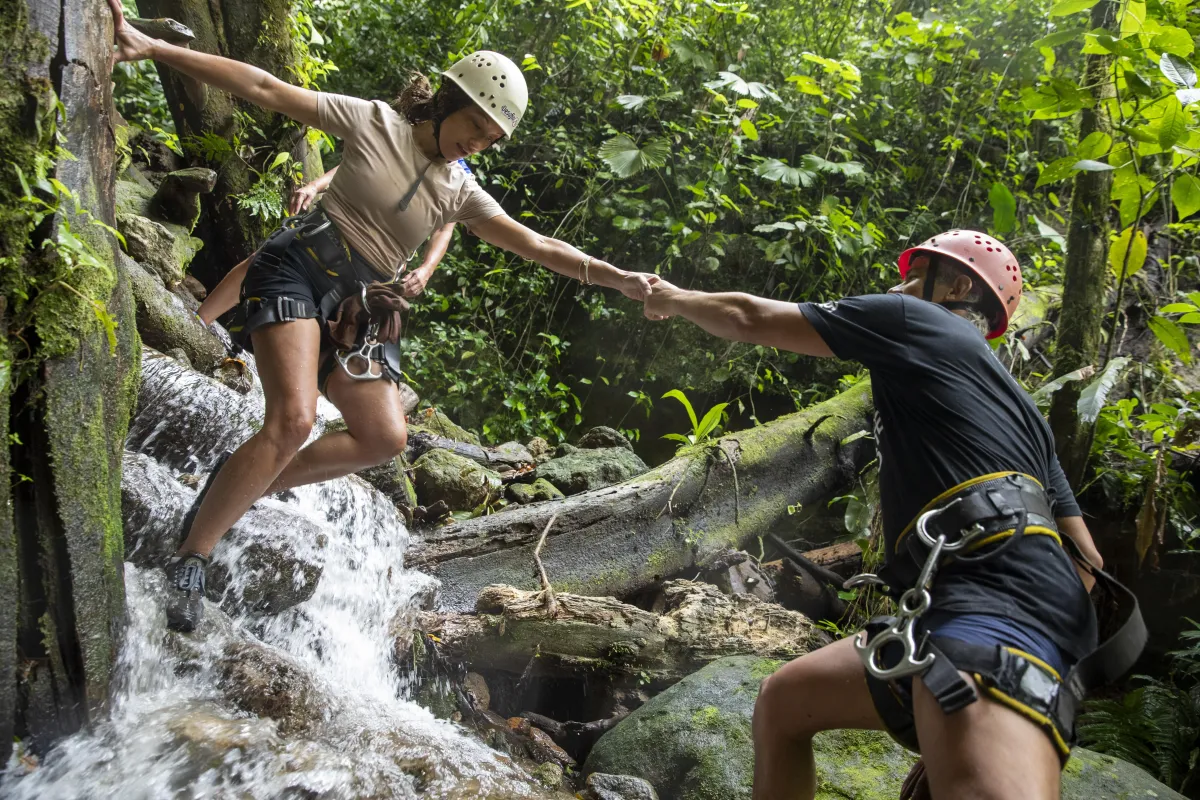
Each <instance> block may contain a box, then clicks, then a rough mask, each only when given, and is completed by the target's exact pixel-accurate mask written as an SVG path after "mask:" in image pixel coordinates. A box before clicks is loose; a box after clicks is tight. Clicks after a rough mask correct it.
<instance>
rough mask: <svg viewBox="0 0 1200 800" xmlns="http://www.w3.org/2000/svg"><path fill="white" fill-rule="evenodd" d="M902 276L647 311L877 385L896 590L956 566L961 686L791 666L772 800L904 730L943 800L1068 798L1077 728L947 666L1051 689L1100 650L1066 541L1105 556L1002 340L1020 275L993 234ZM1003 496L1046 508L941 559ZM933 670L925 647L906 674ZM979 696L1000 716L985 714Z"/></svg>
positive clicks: (768, 753)
mask: <svg viewBox="0 0 1200 800" xmlns="http://www.w3.org/2000/svg"><path fill="white" fill-rule="evenodd" d="M899 266H900V273H901V278H902V282H901V283H900V284H899V285H898V286H895V287H893V288H892V289H891V290H890V291H889V292H888V294H886V295H869V296H864V297H851V298H846V299H844V300H839V301H837V302H832V303H822V304H814V303H800V304H799V305H796V304H792V303H784V302H780V301H775V300H767V299H763V298H758V297H753V296H750V295H746V294H740V293H722V294H707V293H702V292H691V291H684V290H681V289H678V288H677V287H674V286H672V285H671V284H669V283H667V282H666V281H662V280H659V281H658V282H657V283H655V284H654V286H653V291H652V293H651V295H650V297H649V298H648V299H647V300H646V307H645V310H646V315H647V316H649V317H651V318H655V319H662V318H665V317H668V316H682V317H684V318H686V319H688V320H690V321H692V322H694V323H695V324H697V325H699V326H700V327H702V328H704V329H705V330H706V331H708V332H709V333H712V334H714V335H716V336H720V337H723V338H726V339H732V340H736V341H744V342H752V343H754V344H760V345H764V346H768V347H777V348H780V349H782V350H789V351H791V352H795V353H802V354H805V355H812V356H835V357H838V358H842V359H851V360H855V361H859V362H861V363H863V364H864V365H865V366H867V367H868V368H869V369H870V371H871V379H872V392H873V395H874V400H875V439H876V446H877V448H878V453H879V487H880V501H881V505H882V510H883V527H884V531H883V533H884V546H885V548H886V554H885V567H884V569H883V570H882V571H881V573H880V576H881V577H882V578H883V579H885V580H886V581H887V582H888V583H889V584H890V585H891V587H892V588H893V589H894V590H901V591H902V590H905V589H909V588H912V587H913V586H914V585H915V584H917V583H918V580H917V573H918V572H919V571H920V568H921V567H922V566H924V565H925V562H926V561H927V560H928V561H932V562H934V563H935V564H936V565H937V566H936V572H935V574H934V577H933V580H932V585H931V586H930V588H929V592H928V598H929V600H930V602H929V603H928V608H927V609H924V610H923V611H921V612H920V613H919V614H917V615H914V621H913V625H914V631H915V633H916V641H918V642H921V641H923V640H922V638H921V637H922V636H925V635H928V636H930V637H932V638H931V639H930V641H932V642H933V643H934V644H935V645H937V646H939V647H941V648H942V650H941V651H938V658H939V659H942V658H944V659H945V662H943V663H948V664H952V665H953V666H954V667H957V668H958V669H957V671H956V670H955V669H953V668H952V669H950V670H948V673H949V678H948V679H947V674H946V671H945V670H943V671H942V672H941V673H940V674H939V675H938V679H937V681H936V682H935V681H934V680H933V678H934V676H935V672H934V670H929V671H928V672H925V671H915V670H914V671H912V672H910V674H909V676H908V677H905V678H901V679H895V680H892V679H887V678H884V679H881V678H880V677H879V673H880V672H881V671H882V672H884V673H885V674H886V670H884V669H883V668H885V667H889V666H893V665H894V664H895V663H897V661H898V659H897V653H898V652H899V650H900V647H899V645H898V644H890V645H888V648H890V649H884V648H882V647H881V648H880V650H881V654H887V657H884V656H883V655H877V657H878V659H879V661H878V664H879V666H877V667H876V669H875V670H872V668H871V666H872V664H871V662H870V661H869V659H868V657H867V656H866V655H864V653H865V652H866V651H869V641H870V640H869V639H868V638H865V635H863V636H864V638H863V639H862V640H861V642H859V644H858V646H857V647H856V639H857V638H858V637H853V638H851V639H845V640H842V641H840V642H836V643H834V644H832V645H829V646H827V647H824V648H822V649H821V650H818V651H816V652H813V653H810V654H808V655H806V656H804V657H802V658H799V659H797V660H796V661H794V662H792V663H791V664H788V665H787V666H785V667H783V668H782V669H780V670H779V671H778V672H777V673H775V675H773V676H772V677H770V678H768V679H767V680H766V681H765V682H764V683H763V687H762V691H761V694H760V695H759V700H758V704H757V705H756V708H755V714H754V739H755V775H754V797H755V799H756V800H794V799H795V798H812V797H813V796H814V794H815V792H816V776H815V772H814V764H813V754H812V736H813V735H814V734H816V733H818V732H820V731H823V730H830V729H837V728H860V729H863V728H865V729H886V730H889V732H891V733H892V734H893V736H895V737H896V738H897V739H899V740H901V741H902V742H904V743H905V744H908V745H910V746H912V747H914V748H915V747H916V744H917V742H916V740H917V739H918V738H919V740H920V744H921V745H922V746H921V747H920V751H921V753H922V755H923V759H924V761H925V764H926V770H927V775H928V781H929V787H930V789H931V790H932V792H933V794H934V796H935V797H939V798H942V797H944V798H966V797H970V798H992V797H995V798H1001V797H1003V798H1013V797H1020V798H1022V800H1034V798H1056V797H1058V791H1059V789H1058V787H1059V771H1060V768H1061V764H1062V763H1063V761H1064V760H1065V757H1066V753H1067V752H1068V741H1067V740H1069V738H1070V733H1069V732H1064V731H1062V730H1060V728H1062V727H1068V728H1069V723H1068V725H1067V726H1062V725H1059V726H1057V727H1056V726H1055V724H1054V720H1053V719H1047V716H1049V715H1042V714H1039V713H1038V712H1037V711H1036V708H1034V707H1032V706H1035V705H1036V704H1035V703H1034V702H1033V701H1032V700H1028V702H1021V701H1022V700H1023V696H1022V695H1020V694H1019V693H1018V692H1017V691H1016V689H1014V688H1013V687H1011V686H1007V688H1006V685H1005V684H1004V681H1003V680H1000V679H997V680H991V679H990V677H989V676H988V675H987V670H984V675H983V677H982V678H981V679H980V680H979V681H977V680H976V679H977V678H980V675H979V674H978V670H977V669H976V668H975V667H971V668H970V673H971V674H969V673H968V672H967V671H964V670H963V664H964V663H965V662H964V661H963V660H961V659H960V658H959V657H958V656H957V655H952V656H950V657H946V656H944V655H943V654H942V651H946V652H950V653H952V654H956V653H959V652H961V651H962V648H965V649H966V650H967V651H969V652H972V653H978V652H984V653H989V654H990V653H996V654H998V655H997V656H996V657H997V658H1000V657H1001V656H1002V657H1003V659H1004V660H1005V664H1006V665H1007V666H1006V667H1005V668H1006V669H1007V668H1008V666H1011V665H1012V664H1013V663H1017V661H1019V663H1018V666H1019V667H1020V669H1022V670H1024V669H1026V668H1029V669H1030V670H1031V671H1030V673H1029V674H1030V676H1031V677H1034V678H1036V677H1038V676H1041V678H1042V679H1043V680H1044V681H1045V682H1048V683H1051V684H1052V683H1053V682H1055V681H1058V680H1060V679H1061V676H1063V675H1065V674H1066V673H1067V670H1068V669H1069V668H1070V667H1071V666H1072V665H1073V664H1074V663H1075V662H1077V661H1078V660H1079V659H1080V658H1082V657H1083V656H1085V655H1086V654H1087V653H1088V652H1090V651H1091V650H1093V649H1094V648H1095V646H1096V620H1095V615H1094V613H1093V610H1092V607H1091V603H1090V601H1089V599H1088V591H1089V590H1090V589H1091V585H1092V583H1093V580H1094V579H1093V578H1092V576H1091V574H1090V573H1089V572H1088V570H1087V569H1086V568H1085V567H1084V566H1082V565H1080V564H1075V563H1073V562H1072V560H1071V558H1069V557H1068V555H1067V554H1066V552H1065V551H1064V549H1063V547H1062V544H1061V543H1060V542H1061V535H1065V536H1067V537H1069V538H1070V539H1071V540H1073V542H1074V543H1075V545H1077V547H1078V550H1079V551H1080V553H1081V554H1082V556H1083V557H1084V558H1085V559H1087V561H1088V562H1090V563H1091V564H1092V565H1093V566H1095V567H1097V568H1099V566H1100V565H1101V559H1100V555H1099V553H1098V552H1097V551H1096V548H1095V546H1094V544H1093V543H1092V539H1091V536H1090V535H1089V533H1088V530H1087V527H1086V525H1085V524H1084V522H1083V519H1082V517H1081V516H1080V511H1079V506H1078V505H1077V504H1076V502H1075V498H1074V495H1073V494H1072V492H1071V488H1070V486H1068V484H1067V481H1066V479H1065V477H1064V475H1063V472H1062V469H1061V467H1060V466H1059V464H1058V460H1057V458H1056V457H1055V454H1054V442H1053V438H1052V436H1051V433H1050V430H1049V427H1048V426H1047V425H1046V422H1045V420H1044V419H1043V418H1042V416H1041V415H1040V414H1039V412H1038V410H1037V407H1036V406H1035V405H1034V403H1033V402H1032V400H1031V399H1030V397H1029V395H1028V394H1027V393H1026V392H1025V391H1024V390H1023V389H1022V388H1021V387H1020V385H1018V384H1017V382H1016V381H1015V380H1014V379H1013V378H1012V376H1011V375H1009V374H1008V372H1007V371H1006V370H1005V369H1004V367H1003V366H1002V365H1001V363H1000V361H999V360H998V359H997V358H996V357H995V355H994V354H993V351H992V349H991V348H990V347H989V346H988V344H987V341H986V340H985V336H986V337H987V338H994V337H995V336H999V335H1002V334H1003V333H1004V331H1005V330H1006V328H1007V327H1008V321H1009V319H1010V318H1011V315H1012V313H1013V312H1014V311H1016V307H1017V305H1018V303H1019V302H1020V293H1021V285H1022V284H1021V272H1020V267H1019V266H1018V265H1017V262H1016V259H1015V258H1014V257H1013V255H1012V254H1011V253H1010V252H1009V251H1008V248H1006V247H1004V245H1002V244H1000V243H999V242H996V241H994V240H993V239H991V238H990V237H988V236H987V235H986V234H981V233H977V232H974V231H950V232H948V233H946V234H942V235H941V236H936V237H934V238H932V239H930V240H929V241H927V242H924V243H923V244H921V245H920V246H918V247H915V248H912V249H910V250H908V251H905V252H904V253H903V254H902V255H901V257H900V262H899ZM973 487H974V488H973ZM993 489H994V490H995V491H996V492H1007V494H1003V497H1008V498H1013V497H1016V498H1018V499H1019V498H1030V502H1029V504H1028V505H1027V506H1025V508H1026V509H1027V510H1026V511H1020V513H1019V516H1014V517H1013V518H1014V519H1019V521H1018V522H1016V523H1012V524H1007V526H1005V525H1000V526H994V528H989V529H988V530H986V531H984V530H982V528H980V529H979V530H978V531H977V533H976V534H975V535H976V536H977V539H976V540H975V543H974V544H972V546H971V547H968V548H966V549H964V550H963V551H962V552H961V554H960V555H959V556H958V557H951V558H949V559H943V560H940V561H939V559H937V558H936V557H934V558H931V559H927V558H926V556H927V554H928V551H929V549H930V548H929V547H923V546H921V545H920V544H918V542H921V541H924V542H926V544H928V542H927V540H926V536H925V534H926V533H927V532H926V531H925V530H921V531H918V530H917V527H918V526H916V524H915V523H916V522H917V520H918V517H923V518H925V519H923V523H922V525H921V526H920V527H921V528H922V529H924V527H925V523H930V524H933V523H935V522H936V520H935V519H934V518H935V517H936V515H938V514H941V513H943V512H942V509H946V510H948V509H949V508H950V507H951V506H953V505H954V504H955V503H956V502H959V500H955V498H959V497H962V498H966V496H967V495H968V494H969V493H971V492H974V493H975V497H974V499H975V500H979V498H981V497H982V498H985V499H986V498H988V497H990V498H992V499H993V500H996V499H997V498H1001V500H1000V501H999V502H1000V506H999V507H1002V508H1003V511H1004V512H1008V513H1009V514H1014V515H1016V514H1017V513H1018V512H1017V511H1014V510H1013V508H1010V507H1009V506H1008V505H1005V502H1004V501H1003V500H1002V495H1001V494H996V493H995V492H994V491H993ZM989 492H991V493H990V494H989ZM967 505H968V503H967V502H966V501H965V500H963V502H962V507H964V508H965V507H966V506H967ZM1039 509H1044V512H1043V513H1042V514H1041V515H1040V516H1039V515H1038V513H1037V512H1038V510H1039ZM960 511H961V508H960ZM924 512H929V513H927V514H926V513H924ZM948 516H954V515H953V514H950V515H948ZM1051 517H1052V518H1053V519H1051ZM973 519H975V518H971V519H967V520H962V521H961V522H962V526H961V528H958V527H956V528H955V529H954V531H953V533H952V536H951V538H956V537H958V536H959V535H960V533H965V532H966V531H967V526H968V524H969V523H970V522H972V520H973ZM1004 527H1007V530H1004V531H999V529H1000V528H1004ZM979 534H986V535H985V536H979ZM1006 537H1007V538H1006ZM968 554H971V555H970V556H968ZM918 588H920V587H918ZM914 591H916V590H914ZM914 597H916V595H914ZM876 633H877V632H876ZM872 635H875V634H872ZM895 638H896V637H893V639H895ZM880 644H882V642H881V643H880ZM923 648H924V649H923ZM952 648H953V649H952ZM971 648H974V649H973V650H972V649H971ZM981 648H982V649H981ZM856 650H857V651H860V652H856ZM929 652H931V651H930V649H929V648H928V644H922V645H918V646H917V648H916V651H915V652H909V653H907V655H908V656H909V657H912V658H915V657H917V656H920V655H921V654H922V653H926V654H927V653H929ZM1014 659H1016V661H1014ZM918 660H919V659H918ZM928 660H929V661H930V662H933V661H935V660H936V659H933V658H930V659H928ZM972 663H974V662H972ZM1030 664H1033V665H1034V667H1030ZM864 666H866V667H867V668H866V670H864ZM998 671H999V670H998ZM1021 674H1024V673H1023V672H1022V673H1021ZM914 675H915V676H916V679H915V680H913V679H912V677H913V676H914ZM960 676H961V678H960ZM947 681H949V682H951V683H955V684H956V685H957V686H958V687H960V688H961V689H962V690H963V691H965V692H967V693H968V694H969V698H968V699H965V700H964V695H962V694H959V693H958V691H959V689H956V688H954V687H951V686H948V685H947ZM1018 682H1019V681H1018ZM935 683H936V686H935ZM1010 683H1011V681H1010ZM977 696H980V697H982V698H984V699H983V701H981V702H973V701H974V700H975V698H976V697H977ZM1014 698H1015V699H1014Z"/></svg>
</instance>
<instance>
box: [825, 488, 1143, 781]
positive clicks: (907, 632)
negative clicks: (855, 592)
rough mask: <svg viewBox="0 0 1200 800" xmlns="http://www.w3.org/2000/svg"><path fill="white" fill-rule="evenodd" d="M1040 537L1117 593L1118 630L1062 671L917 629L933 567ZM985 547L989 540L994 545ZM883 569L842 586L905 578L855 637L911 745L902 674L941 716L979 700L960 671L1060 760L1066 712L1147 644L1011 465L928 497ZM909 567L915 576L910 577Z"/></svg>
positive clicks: (1129, 600)
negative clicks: (883, 611) (883, 613)
mask: <svg viewBox="0 0 1200 800" xmlns="http://www.w3.org/2000/svg"><path fill="white" fill-rule="evenodd" d="M1026 535H1048V536H1051V537H1052V538H1054V539H1055V540H1056V541H1058V542H1059V543H1060V544H1061V545H1063V546H1064V547H1066V548H1067V550H1068V551H1069V554H1070V555H1071V556H1072V558H1074V559H1075V560H1077V561H1079V562H1080V563H1082V564H1084V565H1086V567H1087V568H1088V569H1089V571H1090V572H1091V574H1092V575H1094V576H1095V578H1096V579H1097V581H1098V582H1100V583H1102V584H1103V585H1104V586H1105V587H1106V588H1107V589H1109V590H1110V591H1111V592H1112V593H1113V595H1114V596H1115V597H1116V599H1117V601H1118V605H1119V607H1120V611H1121V614H1122V619H1123V621H1122V624H1121V626H1120V628H1119V629H1118V630H1117V632H1116V633H1114V634H1113V635H1112V636H1111V637H1109V638H1108V639H1107V640H1106V641H1104V642H1103V643H1102V644H1101V645H1099V646H1098V647H1097V648H1096V649H1095V650H1093V651H1092V652H1091V653H1089V654H1088V655H1086V656H1084V657H1083V658H1082V659H1080V660H1079V662H1078V663H1076V664H1075V666H1074V667H1072V669H1071V670H1070V671H1069V672H1068V673H1067V675H1066V676H1065V677H1064V676H1061V675H1059V674H1058V672H1057V671H1055V670H1054V669H1053V668H1052V667H1051V666H1050V665H1048V664H1046V663H1045V662H1043V661H1042V660H1041V659H1039V658H1037V657H1036V656H1033V655H1031V654H1029V653H1025V652H1023V651H1021V650H1018V649H1016V648H1013V647H1000V646H987V645H978V644H971V643H967V642H963V641H960V640H957V639H953V638H949V637H942V636H938V635H936V634H935V635H929V633H928V632H926V633H925V634H922V635H918V623H919V621H920V619H921V617H922V615H924V614H925V613H926V612H927V611H928V610H929V608H930V606H931V605H932V591H933V589H932V586H933V580H934V577H935V576H936V574H937V571H938V569H939V568H940V567H941V566H943V565H945V564H947V563H949V562H951V561H953V562H957V563H975V564H979V563H982V562H984V561H986V560H989V559H992V558H995V557H996V556H997V555H998V554H999V553H1002V552H1005V551H1007V550H1008V549H1009V548H1010V547H1012V546H1013V545H1014V544H1015V542H1016V541H1017V540H1018V539H1020V538H1021V537H1022V536H1026ZM997 544H998V546H996V547H990V548H989V549H987V550H983V548H987V547H988V546H989V545H997ZM892 555H893V558H892V560H891V562H890V563H889V564H888V566H887V568H886V571H887V572H889V573H890V575H891V577H890V578H889V579H887V580H885V579H884V578H882V577H880V576H877V575H870V574H864V575H856V576H854V577H852V578H850V579H849V580H847V581H846V583H845V586H846V588H852V587H856V586H864V585H875V586H881V585H885V584H891V585H901V586H905V585H906V586H908V587H909V588H908V589H906V590H905V591H904V592H903V593H902V594H901V595H900V597H899V600H898V611H897V614H896V616H893V617H877V618H875V619H873V620H871V621H870V622H869V623H868V624H867V626H866V629H865V630H864V631H863V632H861V633H860V634H859V635H858V636H857V637H856V638H855V640H854V647H855V651H856V652H857V653H858V656H859V658H860V659H861V660H862V662H863V667H864V668H865V669H866V672H867V675H868V681H867V683H868V688H869V689H870V691H871V695H872V698H873V699H874V701H875V705H876V708H877V710H878V711H879V714H880V717H881V718H882V720H883V722H884V725H885V727H886V728H887V729H888V732H889V733H890V734H891V735H892V737H893V738H895V739H896V740H897V741H898V742H900V743H901V744H902V745H904V746H906V747H908V748H909V749H912V750H917V751H919V745H918V742H917V738H916V729H915V723H914V721H913V716H912V696H911V679H912V678H913V677H916V676H920V677H921V680H922V682H923V683H924V684H925V686H926V688H928V689H929V691H930V692H931V693H932V694H933V696H934V698H935V699H936V700H937V702H938V705H939V706H940V707H941V709H942V711H943V712H944V713H946V714H951V713H953V712H955V711H958V710H960V709H962V708H965V707H966V706H968V705H970V704H971V703H973V702H975V700H976V699H978V695H977V694H976V690H975V687H974V686H973V685H972V682H970V681H968V680H966V679H964V678H963V676H962V675H961V674H960V671H961V672H966V673H968V674H969V675H971V676H972V677H973V678H974V682H975V683H977V684H978V685H979V686H980V687H981V689H982V690H983V691H984V692H985V693H986V694H987V695H988V696H989V697H990V698H992V699H994V700H996V701H997V702H1000V703H1002V704H1004V705H1006V706H1008V707H1010V708H1012V709H1014V710H1015V711H1017V712H1018V713H1020V714H1022V715H1023V716H1025V717H1026V718H1027V719H1030V720H1032V721H1033V722H1034V723H1035V724H1037V725H1039V726H1040V727H1042V728H1043V729H1044V730H1045V731H1046V732H1047V735H1049V736H1050V738H1051V740H1052V741H1053V742H1054V745H1055V747H1056V749H1057V750H1058V752H1059V755H1060V757H1061V758H1062V759H1063V761H1064V762H1065V761H1066V759H1067V757H1068V756H1069V754H1070V747H1071V744H1072V743H1073V742H1074V740H1075V717H1076V715H1077V713H1078V711H1079V708H1080V705H1081V703H1082V701H1083V699H1084V697H1085V696H1086V695H1087V693H1088V692H1090V691H1092V690H1094V689H1096V688H1099V687H1100V686H1103V685H1105V684H1108V683H1112V682H1113V681H1114V680H1116V679H1117V678H1119V677H1120V676H1121V675H1123V674H1125V673H1126V672H1128V671H1129V669H1130V668H1132V667H1133V664H1134V662H1135V661H1136V660H1137V658H1138V656H1139V655H1140V654H1141V652H1142V648H1143V647H1144V646H1145V644H1146V640H1147V632H1146V625H1145V621H1144V620H1143V619H1142V615H1141V611H1140V609H1139V607H1138V602H1137V597H1135V596H1134V594H1133V593H1132V592H1131V591H1130V590H1129V589H1127V588H1126V587H1125V586H1123V585H1122V584H1121V583H1120V582H1118V581H1117V580H1116V579H1115V578H1113V577H1112V576H1110V575H1109V574H1108V573H1106V572H1104V571H1103V570H1101V569H1097V568H1096V567H1094V566H1092V565H1091V564H1089V563H1088V562H1087V560H1086V559H1084V558H1083V555H1082V554H1081V553H1080V552H1079V549H1078V547H1077V546H1076V545H1075V543H1074V542H1073V541H1072V540H1071V539H1070V538H1067V537H1062V536H1060V535H1059V533H1058V530H1057V528H1056V526H1055V523H1054V518H1053V511H1052V510H1051V505H1050V502H1049V498H1048V497H1047V496H1046V493H1045V491H1044V490H1043V489H1042V487H1041V485H1040V484H1039V483H1038V482H1037V481H1036V480H1034V479H1033V478H1031V477H1029V476H1027V475H1021V474H1019V473H1012V472H1009V473H995V474H992V475H984V476H981V477H979V478H975V479H973V480H970V481H966V482H964V483H962V484H959V485H958V486H955V487H953V488H952V489H950V490H949V491H947V492H944V493H943V494H942V495H940V496H939V497H937V498H934V500H933V501H931V502H930V503H929V504H928V505H927V506H926V507H925V508H924V509H922V511H921V513H920V514H919V515H918V516H917V518H916V520H915V521H914V523H910V525H909V527H907V528H905V530H904V531H903V532H902V533H901V535H900V537H899V538H898V540H897V542H896V545H895V552H894V553H893V554H892ZM913 575H915V578H914V577H911V576H913Z"/></svg>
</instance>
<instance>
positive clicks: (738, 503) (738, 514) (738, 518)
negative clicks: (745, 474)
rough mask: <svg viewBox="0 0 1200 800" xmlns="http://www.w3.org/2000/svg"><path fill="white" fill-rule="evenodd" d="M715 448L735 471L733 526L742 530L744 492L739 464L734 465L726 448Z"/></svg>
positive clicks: (717, 446) (714, 446)
mask: <svg viewBox="0 0 1200 800" xmlns="http://www.w3.org/2000/svg"><path fill="white" fill-rule="evenodd" d="M713 448H714V449H715V450H716V451H717V452H718V453H720V454H721V455H723V456H725V460H726V461H728V462H729V468H730V469H731V470H733V525H734V527H735V528H740V527H742V498H741V494H742V492H741V490H740V489H739V488H738V477H737V464H734V463H733V456H731V455H729V453H726V452H725V448H724V447H721V445H719V444H714V445H713Z"/></svg>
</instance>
